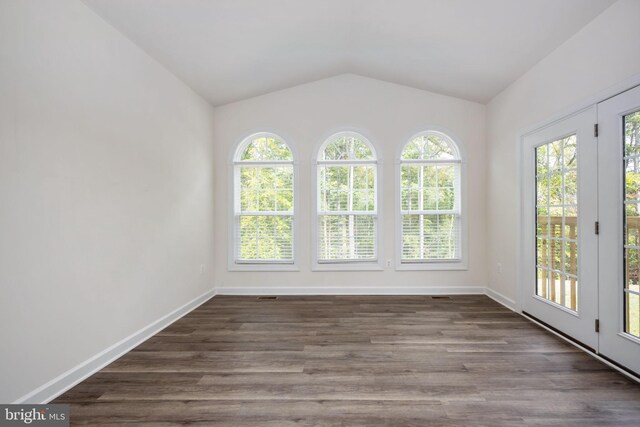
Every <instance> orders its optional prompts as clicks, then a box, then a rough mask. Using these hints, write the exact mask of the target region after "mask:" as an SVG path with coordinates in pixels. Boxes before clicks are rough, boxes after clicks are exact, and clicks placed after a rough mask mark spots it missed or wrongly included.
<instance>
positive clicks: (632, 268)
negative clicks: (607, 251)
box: [624, 248, 639, 292]
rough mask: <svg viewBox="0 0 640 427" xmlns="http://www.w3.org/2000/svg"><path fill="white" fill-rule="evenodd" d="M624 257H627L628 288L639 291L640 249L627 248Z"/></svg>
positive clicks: (626, 276) (626, 277) (626, 275)
mask: <svg viewBox="0 0 640 427" xmlns="http://www.w3.org/2000/svg"><path fill="white" fill-rule="evenodd" d="M624 252H625V254H624V259H625V266H626V268H625V280H626V285H625V287H626V289H630V290H634V291H636V292H637V291H638V273H639V265H638V249H636V248H626V249H625V250H624Z"/></svg>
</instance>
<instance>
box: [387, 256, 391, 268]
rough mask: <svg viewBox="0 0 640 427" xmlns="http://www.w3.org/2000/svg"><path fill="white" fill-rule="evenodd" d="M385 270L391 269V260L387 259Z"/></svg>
mask: <svg viewBox="0 0 640 427" xmlns="http://www.w3.org/2000/svg"><path fill="white" fill-rule="evenodd" d="M387 268H391V259H390V258H389V259H387Z"/></svg>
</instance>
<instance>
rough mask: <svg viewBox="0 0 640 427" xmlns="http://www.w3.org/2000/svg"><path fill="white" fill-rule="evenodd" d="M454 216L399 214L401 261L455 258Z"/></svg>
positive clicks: (457, 234) (456, 222) (457, 230)
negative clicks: (401, 215) (400, 216)
mask: <svg viewBox="0 0 640 427" xmlns="http://www.w3.org/2000/svg"><path fill="white" fill-rule="evenodd" d="M459 238H460V220H459V217H458V216H457V215H451V214H445V215H403V217H402V258H403V259H409V260H411V259H415V260H420V259H459V258H460V254H459V253H458V248H459V244H458V242H459Z"/></svg>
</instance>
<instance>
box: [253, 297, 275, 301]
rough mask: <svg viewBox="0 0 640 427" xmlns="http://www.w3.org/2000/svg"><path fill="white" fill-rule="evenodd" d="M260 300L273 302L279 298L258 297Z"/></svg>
mask: <svg viewBox="0 0 640 427" xmlns="http://www.w3.org/2000/svg"><path fill="white" fill-rule="evenodd" d="M258 299H259V300H270V301H273V300H275V299H278V297H258Z"/></svg>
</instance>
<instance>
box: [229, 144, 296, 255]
mask: <svg viewBox="0 0 640 427" xmlns="http://www.w3.org/2000/svg"><path fill="white" fill-rule="evenodd" d="M233 163H234V204H233V205H234V216H235V218H234V220H235V232H234V252H235V255H234V260H235V263H236V264H259V263H267V264H268V263H274V264H275V263H293V260H294V254H293V249H294V248H293V242H294V239H293V237H294V236H293V234H294V227H293V224H294V221H293V219H294V169H293V168H294V164H293V153H292V152H291V149H290V148H289V146H288V145H287V144H286V143H285V142H284V141H283V140H282V138H280V137H279V136H277V135H274V134H271V133H258V134H255V135H251V136H250V137H248V138H246V139H245V140H244V141H242V143H240V145H239V146H238V149H237V150H236V154H235V157H234V162H233Z"/></svg>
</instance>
